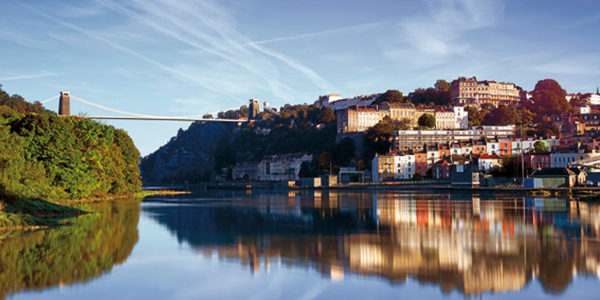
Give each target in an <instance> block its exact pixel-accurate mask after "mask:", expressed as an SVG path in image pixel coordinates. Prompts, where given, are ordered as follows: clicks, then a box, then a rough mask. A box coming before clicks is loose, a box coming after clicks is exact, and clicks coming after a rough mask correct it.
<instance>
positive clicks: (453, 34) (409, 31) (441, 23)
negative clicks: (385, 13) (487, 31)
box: [384, 0, 504, 66]
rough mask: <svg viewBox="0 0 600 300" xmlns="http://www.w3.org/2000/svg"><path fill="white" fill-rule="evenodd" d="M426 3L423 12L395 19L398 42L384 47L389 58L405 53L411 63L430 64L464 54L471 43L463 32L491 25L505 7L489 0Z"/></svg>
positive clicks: (398, 56)
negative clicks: (396, 21)
mask: <svg viewBox="0 0 600 300" xmlns="http://www.w3.org/2000/svg"><path fill="white" fill-rule="evenodd" d="M427 4H428V5H427V7H426V13H425V14H424V15H420V14H419V15H413V16H412V17H409V18H407V19H404V20H401V21H400V22H399V23H398V30H397V35H398V42H397V43H395V44H394V43H392V47H386V48H385V50H384V54H385V55H386V56H387V57H388V58H391V59H393V60H398V59H402V60H404V59H405V58H404V55H408V57H407V58H406V61H409V62H413V64H414V65H420V61H421V62H423V63H425V66H431V65H435V64H439V63H443V62H446V61H448V60H449V59H451V58H452V57H455V56H461V55H466V54H467V53H468V52H469V51H471V49H472V47H473V46H472V45H470V43H469V42H468V40H467V39H465V35H466V34H467V33H469V32H470V31H474V30H480V29H483V28H487V27H490V26H493V25H494V24H495V23H496V22H497V20H498V19H499V18H501V17H502V15H503V11H504V6H503V4H502V3H501V2H498V1H491V0H448V1H437V0H436V1H430V2H427ZM415 61H416V63H414V62H415ZM427 62H429V63H427Z"/></svg>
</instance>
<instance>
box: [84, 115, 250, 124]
mask: <svg viewBox="0 0 600 300" xmlns="http://www.w3.org/2000/svg"><path fill="white" fill-rule="evenodd" d="M81 118H86V119H92V120H135V121H172V122H223V123H244V122H248V120H247V119H205V118H193V117H159V116H156V117H153V116H143V117H121V116H81Z"/></svg>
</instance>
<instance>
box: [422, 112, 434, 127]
mask: <svg viewBox="0 0 600 300" xmlns="http://www.w3.org/2000/svg"><path fill="white" fill-rule="evenodd" d="M418 123H419V126H421V127H425V128H435V117H434V116H433V115H432V114H423V115H422V116H420V117H419V120H418Z"/></svg>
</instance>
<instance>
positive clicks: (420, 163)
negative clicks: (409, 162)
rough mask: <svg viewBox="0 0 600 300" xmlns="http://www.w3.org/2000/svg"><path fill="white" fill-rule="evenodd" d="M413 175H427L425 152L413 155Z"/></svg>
mask: <svg viewBox="0 0 600 300" xmlns="http://www.w3.org/2000/svg"><path fill="white" fill-rule="evenodd" d="M415 174H419V175H421V176H425V175H427V152H417V153H415Z"/></svg>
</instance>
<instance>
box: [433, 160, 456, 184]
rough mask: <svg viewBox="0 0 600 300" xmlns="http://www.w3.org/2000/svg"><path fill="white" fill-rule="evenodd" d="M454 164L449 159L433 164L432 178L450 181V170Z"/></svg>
mask: <svg viewBox="0 0 600 300" xmlns="http://www.w3.org/2000/svg"><path fill="white" fill-rule="evenodd" d="M451 166H452V163H450V161H449V160H447V159H442V160H439V161H437V162H436V163H434V164H433V167H432V169H431V176H432V177H433V179H438V180H440V179H442V180H445V179H450V168H451Z"/></svg>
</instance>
